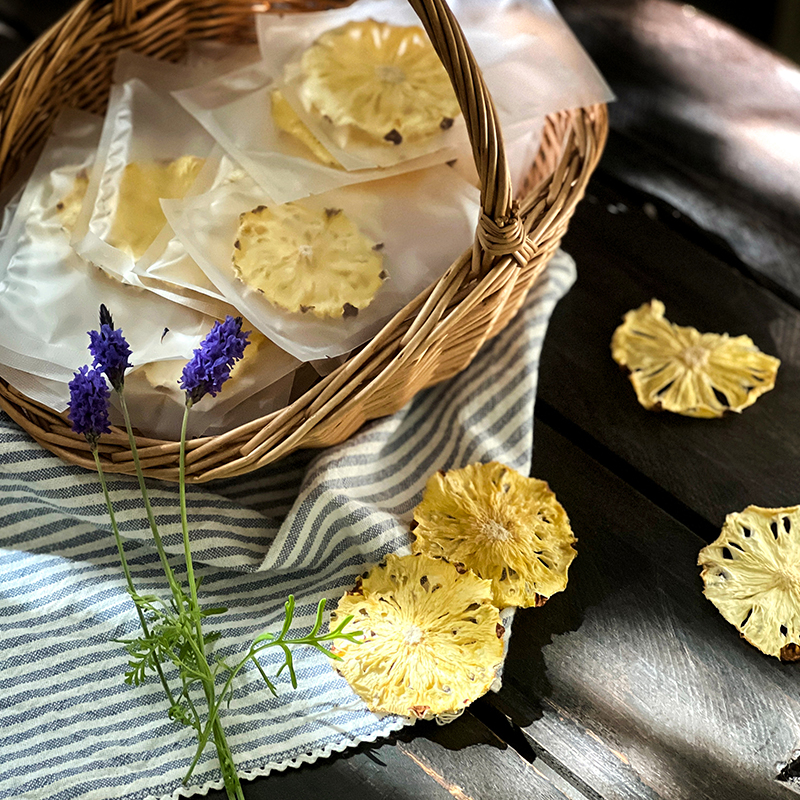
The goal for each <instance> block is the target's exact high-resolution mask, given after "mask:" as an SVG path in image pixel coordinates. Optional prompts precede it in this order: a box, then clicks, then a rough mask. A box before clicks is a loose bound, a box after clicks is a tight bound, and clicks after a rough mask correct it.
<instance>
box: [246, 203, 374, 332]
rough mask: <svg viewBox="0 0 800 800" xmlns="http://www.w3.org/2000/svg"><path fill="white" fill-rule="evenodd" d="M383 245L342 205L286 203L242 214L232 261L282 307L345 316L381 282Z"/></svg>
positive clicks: (362, 303) (365, 302)
mask: <svg viewBox="0 0 800 800" xmlns="http://www.w3.org/2000/svg"><path fill="white" fill-rule="evenodd" d="M380 250H381V245H380V244H378V243H376V242H373V241H371V240H370V239H368V238H367V237H366V236H364V234H362V233H361V232H360V231H359V229H358V228H357V227H356V225H355V224H354V223H353V221H352V220H350V219H349V218H348V217H347V215H346V214H345V213H344V211H342V209H339V208H327V209H314V208H309V207H307V206H305V205H302V204H300V203H286V204H285V205H282V206H271V207H267V206H259V207H258V208H255V209H253V210H252V211H248V212H246V213H244V214H242V215H241V216H240V217H239V229H238V232H237V234H236V241H235V243H234V251H233V266H234V270H235V271H236V274H237V275H238V277H239V278H240V279H241V280H242V281H243V282H244V283H245V284H246V285H248V286H250V287H251V288H254V289H257V290H258V291H259V292H261V293H262V294H263V295H264V297H266V299H267V300H269V301H270V302H271V303H272V304H273V305H275V306H278V307H279V308H283V309H286V310H287V311H292V312H300V313H311V314H314V315H315V316H317V317H320V318H331V317H332V318H341V317H350V316H356V315H357V314H358V312H359V310H360V309H364V308H366V307H367V306H368V305H369V304H370V303H371V302H372V298H373V297H374V296H375V293H376V292H377V291H378V289H380V287H381V285H382V284H383V281H384V279H385V278H386V273H385V272H384V270H383V255H382V254H381V252H380Z"/></svg>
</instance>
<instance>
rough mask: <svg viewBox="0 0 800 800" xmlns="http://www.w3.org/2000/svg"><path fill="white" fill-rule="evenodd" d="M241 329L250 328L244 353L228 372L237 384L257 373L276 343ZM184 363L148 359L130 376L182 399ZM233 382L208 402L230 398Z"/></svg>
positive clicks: (163, 392)
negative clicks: (244, 377) (180, 386)
mask: <svg viewBox="0 0 800 800" xmlns="http://www.w3.org/2000/svg"><path fill="white" fill-rule="evenodd" d="M243 328H244V330H250V336H249V337H248V339H247V341H248V345H247V347H245V349H244V355H243V356H242V358H241V359H240V360H239V361H237V362H236V364H235V365H234V366H233V369H232V371H231V377H233V378H236V379H237V381H236V383H238V382H241V379H242V377H243V376H245V375H252V374H254V373H256V371H257V370H258V369H259V368H260V366H261V365H263V364H264V362H265V361H266V360H267V359H268V358H269V357H270V356H272V355H273V354H274V353H275V352H276V351H277V350H278V346H277V345H276V344H273V343H272V342H271V341H270V340H269V339H267V337H266V336H264V334H263V333H261V332H260V331H257V330H256V329H255V328H252V326H250V325H248V324H247V323H245V325H244V326H243ZM185 366H186V359H171V360H168V361H149V362H148V363H146V364H143V365H142V366H141V367H139V369H137V370H136V371H135V372H133V373H132V377H133V378H134V380H144V381H147V384H148V385H149V386H150V387H151V388H152V389H153V390H154V391H155V392H156V393H158V394H171V395H175V396H176V397H177V396H180V397H181V398H182V397H183V395H184V392H183V391H182V390H181V389H180V388H179V387H178V384H180V382H181V376H182V374H183V368H184V367H185ZM126 382H127V379H126ZM236 383H235V382H234V381H225V382H224V383H223V384H222V388H221V389H220V391H219V393H218V394H217V396H216V398H209V400H210V401H211V402H210V403H209V405H211V404H212V403H214V402H219V399H218V398H223V399H225V398H227V397H229V396H230V394H231V390H232V389H233V388H235V386H236ZM226 390H227V394H226Z"/></svg>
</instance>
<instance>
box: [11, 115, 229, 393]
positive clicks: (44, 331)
mask: <svg viewBox="0 0 800 800" xmlns="http://www.w3.org/2000/svg"><path fill="white" fill-rule="evenodd" d="M101 125H102V121H101V120H100V119H99V118H98V117H95V116H93V115H90V114H87V113H84V112H79V111H72V110H67V111H65V112H63V113H62V115H61V116H60V118H59V120H58V121H57V122H56V125H55V128H54V132H53V135H52V136H51V138H50V139H49V140H48V142H47V145H46V146H45V148H44V150H43V152H42V155H41V158H40V159H39V161H38V163H37V165H36V168H35V170H34V172H33V174H32V176H31V179H30V180H29V182H28V185H27V186H26V188H25V191H24V193H23V195H22V199H21V200H20V203H19V207H18V208H17V212H16V214H15V215H14V218H13V221H12V223H11V226H10V228H9V231H8V234H7V236H6V239H5V241H4V242H3V246H2V249H0V316H1V317H2V319H3V322H4V324H3V325H2V326H0V357H2V361H3V363H4V364H6V366H9V367H12V368H14V369H19V370H22V371H25V372H30V373H32V374H34V375H38V376H39V377H42V378H48V379H56V380H68V379H69V378H70V377H71V376H72V373H73V371H74V370H75V369H77V367H79V366H81V365H82V364H84V363H85V362H86V356H87V351H86V346H87V337H86V331H89V330H92V329H93V328H96V327H97V313H98V308H99V306H100V304H101V303H105V304H106V306H107V307H108V308H109V309H111V311H112V313H113V314H114V316H115V321H116V322H117V323H118V324H120V325H123V326H124V328H125V331H126V335H127V336H128V337H129V340H130V341H131V345H132V346H133V347H134V348H135V349H136V352H137V353H138V354H139V355H138V357H139V358H141V359H142V360H143V361H158V360H160V359H171V358H188V357H189V356H191V354H192V351H193V349H194V348H195V347H197V346H198V344H199V341H200V339H201V338H202V336H203V335H205V333H206V332H207V330H208V329H209V328H210V326H211V324H212V323H213V320H211V319H210V318H208V317H206V316H204V315H202V314H199V313H197V312H196V311H192V310H190V309H186V308H182V307H181V306H179V305H178V304H176V303H172V302H169V301H167V300H164V299H162V298H159V297H156V296H154V295H153V294H152V293H150V292H147V291H146V290H143V289H140V288H136V287H132V286H125V285H123V284H122V283H120V282H119V281H117V280H114V279H112V278H109V277H108V276H106V275H105V274H104V273H103V272H102V271H101V270H98V269H97V268H96V267H94V266H92V265H91V264H89V263H87V262H86V261H85V260H84V259H82V258H81V257H80V256H78V255H77V254H76V253H75V252H74V250H73V249H72V248H71V247H70V243H69V237H70V232H69V225H70V223H71V221H73V220H74V211H75V208H76V207H77V206H78V205H79V204H80V195H81V188H82V187H83V188H84V189H85V185H86V175H87V173H88V171H89V170H90V169H91V167H92V163H93V161H94V158H95V153H96V148H97V142H98V139H99V137H100V130H101ZM65 226H66V227H65ZM165 328H167V329H168V332H167V333H166V334H164V330H165Z"/></svg>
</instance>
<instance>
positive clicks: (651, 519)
mask: <svg viewBox="0 0 800 800" xmlns="http://www.w3.org/2000/svg"><path fill="white" fill-rule="evenodd" d="M534 441H535V442H536V444H535V453H534V471H533V474H534V475H536V476H537V477H540V478H543V479H546V480H548V481H549V482H550V485H551V487H552V488H553V489H554V491H555V492H556V493H557V495H558V497H559V499H560V500H561V502H562V503H563V504H564V506H565V508H566V509H567V511H568V513H569V515H570V517H571V520H572V523H573V527H574V530H575V533H576V535H577V536H578V539H579V543H578V550H579V556H578V558H577V560H576V561H575V563H574V565H573V567H572V570H571V578H570V583H569V586H568V588H567V591H566V592H564V593H563V594H561V595H557V596H555V597H554V598H552V599H551V600H550V601H549V602H548V603H547V604H546V605H545V606H544V607H543V608H541V609H529V610H526V611H525V612H521V613H520V614H518V616H517V619H516V621H515V623H514V635H513V637H512V640H511V652H510V656H509V660H508V663H507V666H506V672H505V680H504V684H505V685H504V688H503V690H502V692H501V693H500V695H499V697H498V698H496V699H495V700H494V702H495V703H496V705H497V706H498V707H499V708H500V709H501V710H503V711H504V712H505V713H507V714H508V715H509V716H511V717H512V719H513V720H514V721H515V722H517V723H518V724H519V725H521V726H522V727H523V728H524V729H525V732H526V733H527V735H528V736H529V737H530V738H531V742H532V746H533V747H534V749H536V750H537V751H539V752H540V753H541V758H542V760H547V761H548V762H550V763H551V764H553V765H555V766H556V767H558V765H559V764H561V765H567V767H568V768H569V770H571V771H573V772H574V773H575V776H576V777H577V779H579V780H580V781H582V782H583V784H584V785H587V786H588V787H590V788H591V790H593V791H594V792H596V796H598V797H602V798H605V799H608V798H615V799H616V798H625V799H626V800H627V799H628V798H630V799H631V800H633V798H637V799H638V798H664V799H667V798H668V799H669V800H706V798H707V800H769V799H770V798H776V799H777V798H784V799H786V798H789V797H792V796H794V793H793V791H792V789H791V788H790V787H788V786H787V785H786V784H783V783H778V782H777V781H775V780H774V776H775V775H776V774H777V772H778V766H777V765H778V764H779V762H781V761H784V760H786V759H787V758H788V757H789V756H790V754H791V752H792V750H793V749H794V748H795V747H797V745H798V742H800V672H798V669H797V665H783V664H781V663H780V662H778V661H777V660H776V659H773V658H768V657H766V656H763V655H762V654H760V653H759V652H758V651H756V650H755V649H754V648H752V647H751V646H750V645H748V644H747V643H746V642H744V641H743V640H742V639H740V638H739V636H738V634H737V632H736V630H735V629H734V628H733V627H732V626H730V625H729V624H728V623H727V622H725V620H723V619H722V617H721V616H720V615H719V614H718V613H717V611H716V609H715V608H714V607H713V606H712V605H711V604H710V603H709V602H708V601H707V600H705V598H704V597H703V596H702V582H701V580H700V578H699V570H698V568H697V567H696V560H697V553H698V550H699V549H700V547H701V546H702V545H703V542H702V541H701V540H700V539H699V538H698V537H697V536H695V535H694V534H693V533H691V531H689V530H687V529H686V528H685V527H684V526H683V525H681V524H680V523H678V522H677V521H676V520H674V519H673V518H671V517H670V516H669V515H667V514H666V513H664V512H663V511H662V510H661V509H659V508H658V507H657V506H656V505H654V504H653V503H651V502H650V501H649V500H647V499H646V498H645V497H643V496H642V495H641V494H639V493H638V492H637V491H635V490H634V489H633V488H632V487H630V486H628V485H627V484H625V483H624V482H623V481H621V480H620V479H619V478H618V477H616V476H614V475H613V474H612V473H610V472H609V471H608V470H606V469H605V468H604V467H602V466H601V465H599V464H598V463H597V462H595V461H593V460H592V459H590V458H589V457H587V456H586V455H585V454H584V453H583V452H582V451H580V450H579V449H578V448H577V447H575V446H574V445H573V444H571V443H570V442H569V441H567V440H566V439H564V438H563V437H562V436H561V435H560V434H558V433H556V432H554V431H553V430H552V429H550V428H549V427H547V426H546V425H543V424H542V423H537V428H536V433H535V440H534Z"/></svg>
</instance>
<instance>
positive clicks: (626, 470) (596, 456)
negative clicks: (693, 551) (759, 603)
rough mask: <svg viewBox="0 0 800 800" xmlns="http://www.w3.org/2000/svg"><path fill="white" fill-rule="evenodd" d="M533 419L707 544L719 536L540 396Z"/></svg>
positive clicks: (711, 527) (710, 526)
mask: <svg viewBox="0 0 800 800" xmlns="http://www.w3.org/2000/svg"><path fill="white" fill-rule="evenodd" d="M536 417H537V418H538V419H540V420H541V421H542V422H544V423H545V424H546V425H548V426H549V427H551V428H553V429H554V430H555V431H557V432H558V433H560V434H561V435H562V436H563V437H564V438H566V439H569V440H570V441H571V442H572V443H573V444H574V445H575V446H576V447H578V448H579V449H580V450H582V451H583V452H584V453H586V455H588V456H589V457H590V458H592V459H593V460H594V461H597V462H598V463H599V464H602V465H603V466H604V467H605V468H606V469H607V470H608V471H609V472H613V473H614V474H615V475H616V476H617V477H618V478H621V479H622V480H623V481H625V483H627V484H628V485H629V486H630V487H632V488H633V489H635V490H636V491H637V492H638V493H639V494H641V495H644V496H645V497H646V498H647V499H648V500H650V501H651V502H652V503H654V504H655V505H657V506H658V507H659V508H660V509H661V510H662V511H664V512H666V513H667V514H669V515H670V516H671V517H672V518H673V519H675V520H677V521H678V522H680V523H681V524H682V525H684V526H685V527H687V528H689V530H691V531H692V532H693V533H695V534H697V535H698V536H699V537H700V538H701V539H703V540H705V541H706V542H712V541H714V539H716V538H717V536H719V529H718V528H716V527H715V526H714V525H712V524H711V523H710V522H709V521H708V520H706V519H705V518H704V517H703V516H702V515H701V514H698V513H697V512H696V511H694V510H693V509H692V508H690V507H689V506H687V505H686V504H685V503H683V502H682V501H681V500H680V499H679V498H677V497H675V495H673V494H671V493H670V492H668V491H667V490H666V489H663V488H662V487H661V486H659V485H658V484H657V483H656V482H655V481H654V480H652V478H649V477H648V476H647V475H645V474H644V473H642V472H640V471H639V470H638V469H636V467H634V466H633V465H632V464H629V463H628V462H627V461H625V459H623V458H622V457H621V456H619V455H617V454H616V453H614V452H612V451H611V450H609V449H608V448H607V447H606V446H605V445H603V444H601V443H600V442H598V441H597V440H596V439H595V438H593V437H592V436H591V434H589V433H587V432H586V431H584V430H583V429H582V428H581V427H579V426H578V425H577V424H575V423H574V422H572V421H570V420H568V419H567V418H566V417H564V415H563V414H561V413H560V412H559V411H557V410H556V409H555V408H553V406H551V405H550V404H549V403H548V402H547V401H546V400H543V399H542V398H541V397H540V398H538V399H537V401H536Z"/></svg>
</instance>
